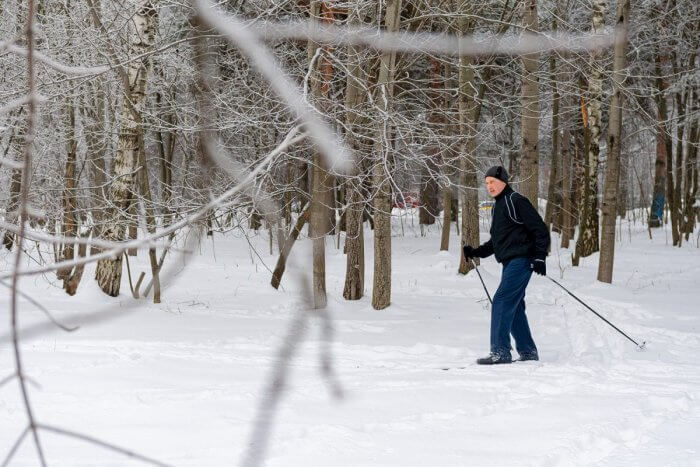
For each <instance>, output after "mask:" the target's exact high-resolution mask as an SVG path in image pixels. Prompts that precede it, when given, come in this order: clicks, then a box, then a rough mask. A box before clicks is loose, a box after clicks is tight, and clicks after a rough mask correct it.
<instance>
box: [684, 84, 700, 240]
mask: <svg viewBox="0 0 700 467" xmlns="http://www.w3.org/2000/svg"><path fill="white" fill-rule="evenodd" d="M691 109H692V110H691V112H690V114H691V115H696V116H697V115H700V102H698V93H697V89H693V91H692V94H691ZM698 146H700V131H699V130H698V117H695V118H694V119H693V122H692V123H691V125H690V133H689V137H688V144H687V146H686V151H687V153H688V154H687V156H686V171H685V195H684V198H685V203H684V208H685V211H684V216H683V217H684V226H683V233H685V239H686V241H687V240H688V238H689V237H690V234H691V233H692V232H693V230H694V228H695V211H694V207H693V206H694V204H695V198H696V196H697V194H698Z"/></svg>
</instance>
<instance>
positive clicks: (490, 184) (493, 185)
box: [486, 177, 506, 198]
mask: <svg viewBox="0 0 700 467" xmlns="http://www.w3.org/2000/svg"><path fill="white" fill-rule="evenodd" d="M505 187H506V182H504V181H502V180H499V179H498V178H495V177H486V191H488V192H489V195H490V196H491V197H492V198H495V197H496V196H498V195H500V194H501V192H502V191H503V189H504V188H505Z"/></svg>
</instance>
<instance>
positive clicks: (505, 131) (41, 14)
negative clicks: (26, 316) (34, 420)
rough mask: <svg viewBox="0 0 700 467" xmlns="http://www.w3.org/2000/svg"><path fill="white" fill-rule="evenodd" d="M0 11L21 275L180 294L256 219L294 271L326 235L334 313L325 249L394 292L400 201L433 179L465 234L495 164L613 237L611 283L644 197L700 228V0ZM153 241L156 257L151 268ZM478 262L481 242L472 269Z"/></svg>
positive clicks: (358, 293)
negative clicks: (627, 226)
mask: <svg viewBox="0 0 700 467" xmlns="http://www.w3.org/2000/svg"><path fill="white" fill-rule="evenodd" d="M0 12H1V13H2V16H1V18H2V19H1V22H0V151H1V152H2V153H1V154H0V177H1V179H2V183H1V185H0V186H1V187H2V189H1V194H0V198H1V199H0V209H2V217H1V220H0V227H1V229H2V233H1V234H2V237H3V241H2V247H3V248H4V249H5V250H7V256H4V258H7V259H6V260H4V262H3V266H2V273H1V275H2V278H3V280H7V281H10V280H12V281H14V283H15V284H16V281H17V280H18V277H19V276H20V272H21V275H36V274H44V275H45V276H47V277H49V279H50V280H51V281H58V283H59V284H60V285H61V286H62V287H63V288H64V289H65V292H66V293H67V294H69V295H74V294H76V292H77V291H78V290H79V288H80V283H81V281H82V282H85V281H92V280H95V281H97V283H98V284H99V287H100V288H101V290H102V291H104V293H105V294H106V295H108V296H113V297H115V296H118V295H120V294H124V293H125V291H124V290H123V287H124V284H127V283H128V284H129V286H130V290H129V292H128V293H129V294H131V295H133V296H134V297H135V298H141V299H147V300H152V301H153V302H155V303H158V302H160V301H161V299H162V297H163V295H164V294H167V290H165V289H163V290H161V287H165V286H166V285H167V276H164V274H163V271H164V270H165V269H166V268H167V266H168V262H169V261H172V260H173V258H174V255H176V254H179V252H182V251H186V250H188V249H189V248H190V246H189V245H190V243H188V242H191V237H192V236H193V235H195V233H196V234H197V235H199V234H200V233H201V235H203V236H205V235H209V236H213V235H218V234H220V233H225V232H228V231H232V230H241V231H245V232H246V234H247V235H256V234H257V233H258V232H259V233H260V234H262V235H268V236H269V244H270V245H269V248H270V251H274V252H275V254H276V256H277V257H278V260H277V264H276V266H275V268H274V271H271V283H272V285H273V286H274V287H275V288H277V287H279V286H280V284H282V283H284V281H286V280H289V278H287V277H285V276H284V272H285V269H286V263H287V260H288V258H290V257H292V256H294V243H295V241H297V239H300V238H309V239H311V241H312V242H313V255H312V258H309V259H308V260H307V259H301V258H300V259H297V262H298V263H303V264H304V265H305V266H308V267H309V269H310V270H311V269H312V271H313V272H312V274H311V279H312V287H311V288H312V290H313V304H314V307H315V308H319V309H320V308H324V307H325V306H326V303H327V301H328V300H327V291H326V280H325V277H326V266H325V254H326V249H328V248H340V249H343V251H344V252H345V254H346V258H347V269H346V276H345V285H344V291H343V297H344V298H345V299H347V300H357V299H360V298H362V297H363V295H364V294H365V293H368V294H369V293H371V304H372V306H373V308H374V309H377V310H381V309H384V308H386V307H389V306H390V305H391V303H392V287H391V286H392V251H393V250H392V236H396V235H401V232H400V231H399V232H397V231H396V230H395V229H394V230H392V207H399V208H401V207H403V206H406V205H408V204H409V198H410V199H414V198H415V199H417V200H418V205H419V210H420V212H419V222H420V225H421V228H423V227H427V226H429V225H432V224H437V225H439V226H440V228H441V229H443V230H444V233H443V236H442V243H441V245H438V244H435V250H436V251H438V250H440V249H443V250H447V248H448V243H449V232H450V230H451V229H455V230H456V231H457V232H459V235H460V236H461V240H462V243H464V244H478V242H479V202H480V201H481V200H483V199H485V197H484V196H483V195H482V196H480V190H481V186H482V181H483V173H484V171H485V170H486V169H487V168H488V167H490V166H492V165H504V166H505V167H506V168H507V169H508V170H509V172H510V173H511V177H512V179H513V180H514V182H513V185H514V188H516V189H517V190H519V191H520V192H521V193H523V194H524V195H525V196H527V197H528V198H529V199H530V200H531V202H532V203H533V204H534V205H535V206H539V209H540V210H541V213H542V215H543V217H544V218H545V220H546V222H547V224H548V226H549V227H550V228H551V230H552V231H553V232H557V233H559V234H560V238H561V247H565V248H566V247H571V248H572V249H575V253H574V255H573V258H572V261H573V264H574V265H577V264H579V261H580V260H581V258H585V257H588V256H591V255H593V254H594V253H599V255H600V256H599V269H598V276H597V279H598V280H599V281H602V282H607V283H610V282H612V281H613V279H614V274H613V271H614V252H615V246H616V238H619V237H620V236H623V235H625V232H624V231H622V229H621V227H620V225H621V224H620V223H619V220H620V219H621V218H627V217H633V220H634V222H639V223H640V224H644V225H646V226H648V234H649V236H655V235H663V234H662V233H660V230H659V228H660V227H662V226H664V225H667V226H668V227H669V229H670V232H671V238H670V239H669V244H672V245H674V246H680V245H682V244H684V243H687V242H692V243H695V244H696V245H697V246H700V231H698V221H699V216H700V202H699V201H698V198H699V197H700V193H699V186H698V185H699V180H698V170H699V168H700V165H699V164H698V147H699V146H700V128H699V123H700V96H699V91H700V72H699V69H698V64H697V57H696V55H697V52H698V50H699V49H700V4H699V3H698V2H697V1H695V0H641V1H637V2H630V1H629V0H617V2H608V1H606V0H586V1H583V0H480V1H463V0H435V1H428V0H382V1H374V0H342V1H341V0H338V1H336V0H333V1H320V0H252V1H246V0H230V1H227V2H223V3H219V4H217V6H216V10H214V6H213V4H210V3H209V2H208V1H207V0H195V1H193V2H170V1H165V0H128V1H125V2H112V1H109V0H86V1H77V0H62V1H58V2H48V1H45V0H30V1H28V2H24V1H18V0H0ZM261 51H264V53H263V52H261ZM275 66H278V67H279V68H274V67H275ZM278 70H283V71H284V72H283V73H281V72H280V73H278ZM396 212H397V211H394V214H393V216H394V218H396V216H397V214H396ZM367 232H371V235H372V238H373V241H374V248H373V250H372V251H373V258H368V257H367V255H366V254H365V245H364V235H365V233H367ZM657 232H659V233H657ZM559 246H560V245H556V248H559ZM553 248H554V247H553ZM135 255H147V257H148V264H149V265H150V269H148V270H147V271H140V270H137V269H135V268H131V267H130V265H129V258H130V257H133V256H135ZM93 262H95V263H97V266H96V269H95V274H94V276H93V275H92V274H90V275H89V276H88V275H87V274H86V275H83V271H84V268H85V266H86V265H87V264H90V263H93ZM307 263H308V264H307ZM477 264H478V263H477ZM473 267H474V265H473V264H470V263H467V262H466V261H465V260H464V259H463V258H462V261H461V264H460V267H459V271H455V273H457V272H459V273H462V274H466V273H468V272H469V271H470V270H471V269H472V268H473ZM368 268H373V274H372V277H373V282H372V283H365V277H366V274H365V271H366V270H367V269H368ZM91 271H92V269H91ZM122 276H128V280H127V281H122ZM8 283H9V282H8ZM105 299H106V300H107V299H108V298H107V297H105ZM17 371H18V372H21V368H18V369H17ZM0 376H2V375H0ZM30 416H31V414H30ZM32 429H34V427H32Z"/></svg>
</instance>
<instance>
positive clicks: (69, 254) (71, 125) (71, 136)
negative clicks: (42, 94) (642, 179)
mask: <svg viewBox="0 0 700 467" xmlns="http://www.w3.org/2000/svg"><path fill="white" fill-rule="evenodd" d="M66 113H67V117H68V135H67V144H66V150H67V151H66V167H65V175H64V182H63V200H62V201H63V202H62V204H63V227H62V229H61V233H62V234H63V235H64V236H66V237H75V236H76V234H77V231H78V225H77V222H76V218H75V210H76V207H77V206H76V199H75V189H76V185H77V183H76V179H75V164H76V158H77V155H78V141H77V139H76V134H75V109H74V108H73V104H72V103H70V102H69V103H68V105H67V106H66ZM74 255H75V251H74V245H73V244H72V243H66V244H65V245H64V247H63V253H62V255H61V258H62V260H63V261H69V260H72V259H73V257H74ZM70 273H71V268H63V269H59V270H58V271H56V275H57V277H58V279H60V280H63V281H65V280H66V279H68V277H69V276H70ZM64 287H65V283H64Z"/></svg>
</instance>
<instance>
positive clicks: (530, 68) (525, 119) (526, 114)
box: [520, 0, 540, 209]
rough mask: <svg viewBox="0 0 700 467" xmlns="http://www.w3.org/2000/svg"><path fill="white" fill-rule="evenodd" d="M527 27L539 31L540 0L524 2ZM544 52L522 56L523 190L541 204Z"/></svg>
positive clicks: (524, 20) (524, 23) (534, 201)
mask: <svg viewBox="0 0 700 467" xmlns="http://www.w3.org/2000/svg"><path fill="white" fill-rule="evenodd" d="M523 28H524V29H525V30H526V31H528V32H530V33H537V31H539V26H538V21H537V0H526V1H525V2H523ZM539 59H540V54H539V53H537V52H535V53H531V54H526V55H523V56H522V62H523V78H522V97H521V104H522V116H521V131H522V149H521V151H522V160H521V163H520V175H521V178H522V180H523V182H522V184H521V190H522V193H523V195H525V196H526V197H527V198H528V199H529V200H530V202H531V203H532V205H533V206H534V207H535V209H537V207H538V193H539V157H540V156H539V146H538V140H539V123H540V100H539V83H538V77H537V70H538V67H539Z"/></svg>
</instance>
